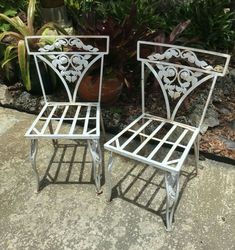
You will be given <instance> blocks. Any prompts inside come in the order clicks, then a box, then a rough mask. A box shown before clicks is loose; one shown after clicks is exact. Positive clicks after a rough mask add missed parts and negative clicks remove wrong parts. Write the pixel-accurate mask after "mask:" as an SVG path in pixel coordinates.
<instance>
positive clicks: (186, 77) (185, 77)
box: [156, 65, 202, 99]
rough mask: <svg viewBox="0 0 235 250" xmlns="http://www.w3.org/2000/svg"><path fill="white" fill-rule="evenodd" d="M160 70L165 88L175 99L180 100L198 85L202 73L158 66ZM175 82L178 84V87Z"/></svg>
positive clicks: (159, 73) (159, 74)
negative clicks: (191, 88)
mask: <svg viewBox="0 0 235 250" xmlns="http://www.w3.org/2000/svg"><path fill="white" fill-rule="evenodd" d="M156 66H157V68H158V69H159V71H158V76H159V77H160V79H161V80H162V82H163V84H164V88H165V89H166V91H167V92H168V94H169V96H170V97H171V98H173V99H177V98H179V97H180V96H181V95H182V94H185V93H186V92H187V90H188V89H189V88H190V87H191V86H193V85H195V84H197V82H198V77H200V76H201V75H202V73H201V72H193V71H191V70H189V69H181V70H179V71H178V69H177V68H176V67H174V66H162V65H156ZM175 82H178V84H177V85H176V84H175Z"/></svg>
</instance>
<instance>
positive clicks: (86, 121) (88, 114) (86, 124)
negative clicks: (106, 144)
mask: <svg viewBox="0 0 235 250" xmlns="http://www.w3.org/2000/svg"><path fill="white" fill-rule="evenodd" d="M90 112H91V107H90V106H89V107H87V111H86V119H85V124H84V128H83V132H82V134H83V135H84V134H86V133H87V128H88V123H89V116H90Z"/></svg>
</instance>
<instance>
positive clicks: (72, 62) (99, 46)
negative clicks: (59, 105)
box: [25, 35, 109, 103]
mask: <svg viewBox="0 0 235 250" xmlns="http://www.w3.org/2000/svg"><path fill="white" fill-rule="evenodd" d="M25 42H26V48H27V52H28V54H29V55H33V57H34V60H35V64H36V68H37V72H38V75H39V80H40V85H41V88H42V93H43V96H44V100H45V102H47V97H46V93H45V88H44V83H43V78H42V75H41V71H40V67H39V63H38V62H39V61H42V62H44V63H45V64H47V65H48V66H49V67H50V68H51V69H52V70H53V71H54V72H55V73H56V74H57V76H58V77H59V79H60V80H61V82H62V83H63V85H64V88H65V90H66V93H67V95H68V100H69V102H71V103H73V102H76V99H77V93H78V88H79V85H80V83H81V81H82V79H83V77H84V76H85V74H86V73H87V72H88V70H89V69H91V67H94V65H95V64H97V63H98V66H99V67H98V68H99V82H100V83H99V94H98V98H97V102H100V99H101V88H102V77H103V66H104V55H107V54H108V52H109V37H108V36H54V35H53V36H27V37H26V38H25ZM96 66H97V65H96ZM71 85H73V86H72V87H71ZM71 89H73V91H71Z"/></svg>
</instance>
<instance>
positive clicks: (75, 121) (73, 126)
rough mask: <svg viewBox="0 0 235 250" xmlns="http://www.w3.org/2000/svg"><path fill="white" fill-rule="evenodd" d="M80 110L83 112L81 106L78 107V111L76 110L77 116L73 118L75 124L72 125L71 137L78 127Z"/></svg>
mask: <svg viewBox="0 0 235 250" xmlns="http://www.w3.org/2000/svg"><path fill="white" fill-rule="evenodd" d="M80 110H81V106H78V107H77V110H76V113H75V115H74V117H73V123H72V125H71V128H70V130H69V134H70V135H72V134H73V132H74V129H75V126H76V123H77V118H78V115H79V113H80Z"/></svg>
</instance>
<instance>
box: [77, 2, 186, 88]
mask: <svg viewBox="0 0 235 250" xmlns="http://www.w3.org/2000/svg"><path fill="white" fill-rule="evenodd" d="M137 16H138V6H137V4H136V3H132V5H131V9H130V12H129V14H128V15H127V16H125V17H124V20H123V21H122V22H119V21H117V20H116V18H115V17H110V16H109V17H107V19H104V20H101V19H99V18H97V14H96V13H87V14H86V15H83V18H81V19H80V22H79V23H78V32H79V33H82V34H93V35H109V37H110V51H109V55H108V56H107V59H106V60H105V63H106V65H105V70H106V72H105V73H106V74H107V75H115V76H116V77H117V78H119V79H120V81H122V82H123V83H125V84H126V85H127V86H128V87H130V86H131V85H132V83H133V82H136V74H134V72H138V70H135V69H136V67H138V66H137V65H139V64H138V63H137V61H136V46H137V41H138V40H151V41H159V42H160V41H162V42H168V43H173V42H175V41H176V39H177V38H178V37H179V35H180V34H181V33H182V32H183V31H184V30H185V29H186V28H187V26H188V25H189V23H190V21H189V20H188V21H186V22H181V23H179V24H178V25H177V26H176V27H174V28H173V29H172V31H171V32H170V33H169V34H165V32H163V31H162V29H158V25H157V23H156V28H155V29H154V30H153V29H150V28H149V27H148V26H147V24H146V23H144V24H142V25H141V24H138V23H137ZM137 82H138V81H137Z"/></svg>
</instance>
